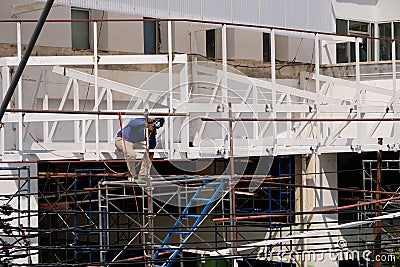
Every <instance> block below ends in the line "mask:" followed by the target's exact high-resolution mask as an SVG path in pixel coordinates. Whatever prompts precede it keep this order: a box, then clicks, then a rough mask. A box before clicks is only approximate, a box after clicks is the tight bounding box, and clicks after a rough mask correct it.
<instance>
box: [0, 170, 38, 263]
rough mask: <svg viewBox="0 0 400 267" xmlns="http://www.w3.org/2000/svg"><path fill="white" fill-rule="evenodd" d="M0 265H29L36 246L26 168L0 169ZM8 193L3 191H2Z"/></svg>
mask: <svg viewBox="0 0 400 267" xmlns="http://www.w3.org/2000/svg"><path fill="white" fill-rule="evenodd" d="M0 186H1V188H2V190H1V192H2V193H1V195H0V231H1V233H0V242H1V246H0V247H1V249H0V263H1V264H2V265H7V264H10V263H12V262H14V261H15V260H17V261H18V262H21V263H25V264H31V263H32V255H34V254H35V251H34V250H32V247H33V246H35V244H36V243H37V236H36V234H35V232H36V230H37V229H36V225H33V223H34V220H33V218H35V217H36V216H37V214H35V212H34V211H32V205H31V202H32V201H33V199H32V184H31V173H30V167H29V166H21V167H0ZM4 189H5V190H7V192H5V190H4Z"/></svg>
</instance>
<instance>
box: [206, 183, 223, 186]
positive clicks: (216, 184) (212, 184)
mask: <svg viewBox="0 0 400 267" xmlns="http://www.w3.org/2000/svg"><path fill="white" fill-rule="evenodd" d="M220 184H221V183H218V182H211V183H208V184H206V186H219V185H220Z"/></svg>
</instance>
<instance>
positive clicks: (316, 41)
mask: <svg viewBox="0 0 400 267" xmlns="http://www.w3.org/2000/svg"><path fill="white" fill-rule="evenodd" d="M319 48H320V46H319V35H318V34H315V39H314V51H315V54H314V61H315V92H316V94H317V101H316V103H315V106H314V108H315V109H316V115H317V116H316V117H317V118H319V117H320V111H319V105H320V87H321V85H320V78H319V74H320V72H319V70H320V69H319V67H320V49H319ZM316 124H317V134H316V137H317V140H318V143H319V142H320V140H321V122H316Z"/></svg>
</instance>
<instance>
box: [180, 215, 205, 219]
mask: <svg viewBox="0 0 400 267" xmlns="http://www.w3.org/2000/svg"><path fill="white" fill-rule="evenodd" d="M182 217H183V218H192V219H197V218H200V217H201V215H191V214H182Z"/></svg>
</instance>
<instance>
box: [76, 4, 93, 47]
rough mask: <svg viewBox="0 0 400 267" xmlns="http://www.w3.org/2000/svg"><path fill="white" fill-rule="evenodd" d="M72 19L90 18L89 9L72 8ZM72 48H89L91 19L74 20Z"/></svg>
mask: <svg viewBox="0 0 400 267" xmlns="http://www.w3.org/2000/svg"><path fill="white" fill-rule="evenodd" d="M71 19H72V20H88V19H89V11H88V10H83V9H74V8H73V9H71ZM71 33H72V48H73V49H89V48H90V43H89V21H84V22H72V23H71Z"/></svg>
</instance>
